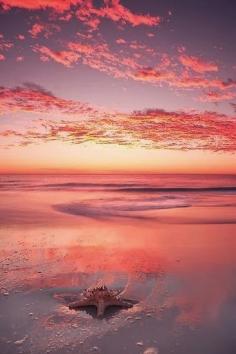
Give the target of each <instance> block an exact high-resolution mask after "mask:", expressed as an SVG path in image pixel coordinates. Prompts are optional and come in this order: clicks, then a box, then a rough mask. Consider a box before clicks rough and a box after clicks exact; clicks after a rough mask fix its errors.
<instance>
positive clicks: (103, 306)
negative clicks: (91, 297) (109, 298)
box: [97, 299, 107, 317]
mask: <svg viewBox="0 0 236 354" xmlns="http://www.w3.org/2000/svg"><path fill="white" fill-rule="evenodd" d="M106 307H107V303H105V301H104V300H103V299H99V300H98V303H97V317H102V316H103V315H104V312H105V309H106Z"/></svg>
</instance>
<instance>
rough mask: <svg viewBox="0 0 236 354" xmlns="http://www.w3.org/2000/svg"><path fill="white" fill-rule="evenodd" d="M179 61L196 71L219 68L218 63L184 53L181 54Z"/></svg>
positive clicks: (201, 71)
mask: <svg viewBox="0 0 236 354" xmlns="http://www.w3.org/2000/svg"><path fill="white" fill-rule="evenodd" d="M179 61H180V62H181V64H182V65H183V66H185V67H186V68H189V69H191V70H193V71H196V72H197V73H205V72H212V71H213V72H215V71H218V70H219V69H218V66H217V64H215V63H213V62H209V61H206V60H204V59H202V58H198V57H195V56H193V55H184V54H182V55H180V56H179Z"/></svg>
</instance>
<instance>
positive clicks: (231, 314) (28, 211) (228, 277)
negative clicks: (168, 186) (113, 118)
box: [0, 192, 236, 354]
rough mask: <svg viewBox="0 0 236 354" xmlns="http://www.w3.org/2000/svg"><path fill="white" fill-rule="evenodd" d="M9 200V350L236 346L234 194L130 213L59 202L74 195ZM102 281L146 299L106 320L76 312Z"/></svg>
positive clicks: (5, 229) (4, 317) (3, 234)
mask: <svg viewBox="0 0 236 354" xmlns="http://www.w3.org/2000/svg"><path fill="white" fill-rule="evenodd" d="M1 197H2V204H1V206H0V209H1V210H0V211H1V213H0V215H1V228H0V267H1V275H0V288H1V294H0V347H1V353H4V354H18V353H22V354H28V353H30V354H31V353H32V354H39V353H59V354H67V353H72V354H77V353H93V352H94V353H99V354H110V353H115V354H116V353H117V354H118V353H125V354H126V353H127V354H128V353H129V354H130V353H132V354H133V353H134V354H135V353H145V351H146V353H149V354H150V353H152V354H155V353H159V354H169V353H176V354H183V353H184V354H185V353H186V354H199V353H204V354H225V353H227V354H231V353H232V354H233V353H235V352H236V338H235V325H236V285H235V271H236V264H235V263H236V262H235V251H236V247H235V246H236V239H235V235H236V224H235V215H236V213H235V211H236V209H235V207H234V206H233V205H232V204H233V203H232V201H233V199H234V196H229V198H226V199H227V200H224V203H223V202H222V203H221V204H226V203H227V205H228V204H230V206H217V207H216V206H213V205H209V201H208V205H206V206H189V207H181V208H167V209H161V210H148V211H143V210H142V211H141V213H140V211H139V210H136V211H135V217H133V215H132V214H131V215H130V217H128V218H127V217H123V215H121V214H120V213H117V215H109V216H107V215H105V216H104V217H100V215H98V217H96V218H95V217H91V215H89V216H87V217H86V216H84V215H83V216H81V215H74V214H71V213H68V212H61V211H59V210H57V209H55V208H54V207H53V206H54V205H58V204H60V205H61V204H62V203H63V204H64V205H65V204H66V205H71V204H70V203H71V202H72V201H73V200H74V198H73V195H72V194H71V193H64V192H61V193H58V192H50V193H49V192H46V193H42V192H40V193H39V192H30V193H21V192H14V193H10V192H4V193H1ZM80 198H81V199H83V201H84V200H85V195H84V196H83V198H82V195H80ZM77 200H78V198H77ZM211 200H212V199H211ZM229 202H230V203H229ZM73 203H74V202H73ZM87 205H88V203H87V201H86V207H87ZM86 210H87V212H88V207H87V209H86ZM122 212H123V211H122ZM140 216H142V217H140ZM99 284H106V285H107V286H108V287H110V288H112V289H118V290H120V291H122V294H123V295H124V296H125V297H128V298H132V299H134V300H136V301H137V304H135V305H134V306H133V308H131V309H128V310H125V309H124V310H119V311H115V309H111V310H110V311H108V312H107V314H106V316H105V318H103V319H97V318H95V317H94V315H95V313H94V312H86V311H74V310H69V309H68V301H69V299H70V298H73V296H77V295H78V294H80V293H81V291H82V290H83V289H85V288H88V287H91V286H95V285H99ZM148 348H149V349H150V348H152V349H150V350H149V352H148V351H147V350H148Z"/></svg>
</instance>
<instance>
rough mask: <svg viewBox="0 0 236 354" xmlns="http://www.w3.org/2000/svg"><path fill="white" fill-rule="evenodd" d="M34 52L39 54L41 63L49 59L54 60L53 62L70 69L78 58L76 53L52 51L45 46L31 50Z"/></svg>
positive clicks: (37, 46)
mask: <svg viewBox="0 0 236 354" xmlns="http://www.w3.org/2000/svg"><path fill="white" fill-rule="evenodd" d="M33 50H34V51H35V52H38V53H39V54H40V59H41V60H42V61H48V60H49V59H52V60H54V61H55V62H57V63H59V64H62V65H64V66H66V67H68V68H69V67H71V65H72V64H73V63H76V62H77V61H78V59H79V57H80V55H79V54H78V53H75V52H73V51H68V50H64V51H54V50H52V49H49V48H48V47H45V46H39V45H36V46H35V47H34V49H33Z"/></svg>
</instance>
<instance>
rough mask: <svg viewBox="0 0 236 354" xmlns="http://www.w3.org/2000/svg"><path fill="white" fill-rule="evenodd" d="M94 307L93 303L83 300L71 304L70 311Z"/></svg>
mask: <svg viewBox="0 0 236 354" xmlns="http://www.w3.org/2000/svg"><path fill="white" fill-rule="evenodd" d="M90 305H92V303H91V301H90V300H88V299H82V300H79V301H74V302H72V303H71V304H69V308H70V309H78V308H80V307H85V306H90Z"/></svg>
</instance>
